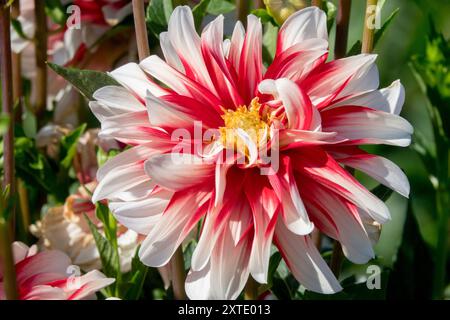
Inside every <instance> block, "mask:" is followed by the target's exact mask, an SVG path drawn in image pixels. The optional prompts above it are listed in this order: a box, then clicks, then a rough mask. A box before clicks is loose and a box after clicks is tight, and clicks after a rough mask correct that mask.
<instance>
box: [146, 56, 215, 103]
mask: <svg viewBox="0 0 450 320" xmlns="http://www.w3.org/2000/svg"><path fill="white" fill-rule="evenodd" d="M140 66H141V68H142V69H143V70H145V71H146V72H147V73H148V74H150V75H151V76H152V77H154V78H155V79H158V80H159V81H161V82H162V83H164V84H166V85H167V86H168V87H169V88H170V89H172V90H174V91H175V92H176V93H178V94H180V95H183V96H187V97H190V98H195V99H196V100H198V101H200V102H202V103H203V104H206V105H207V106H209V107H210V108H215V109H216V110H218V111H220V107H219V106H220V99H219V98H217V96H216V95H215V93H214V92H211V91H210V90H208V89H207V88H206V87H204V86H202V85H200V84H199V83H197V82H195V81H194V80H192V79H190V78H189V77H187V76H185V75H184V74H182V73H181V72H179V71H178V70H176V69H174V68H172V67H171V66H169V65H168V64H167V63H166V62H165V61H164V60H162V59H161V58H159V57H158V56H150V57H148V58H146V59H144V60H142V61H141V63H140ZM210 81H211V80H210ZM152 93H153V92H152ZM166 94H169V93H168V92H167V93H166ZM155 96H160V95H155Z"/></svg>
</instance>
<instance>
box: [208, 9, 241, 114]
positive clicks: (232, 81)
mask: <svg viewBox="0 0 450 320" xmlns="http://www.w3.org/2000/svg"><path fill="white" fill-rule="evenodd" d="M223 19H224V18H223V16H222V15H220V16H218V17H217V18H216V19H214V20H213V21H212V22H210V23H209V24H208V25H207V26H206V27H205V28H204V29H203V33H202V40H201V46H202V54H203V58H204V60H205V64H206V67H207V68H208V72H209V74H210V77H211V81H212V83H213V84H214V87H215V88H216V90H217V92H220V99H221V101H222V103H221V106H222V107H224V108H225V109H232V108H234V107H236V106H239V105H243V104H244V101H243V99H242V98H241V96H240V94H239V92H238V90H237V84H236V80H237V79H236V77H235V76H232V73H231V72H230V70H229V65H228V64H227V61H226V60H225V56H224V54H223V52H224V48H223V41H222V39H223Z"/></svg>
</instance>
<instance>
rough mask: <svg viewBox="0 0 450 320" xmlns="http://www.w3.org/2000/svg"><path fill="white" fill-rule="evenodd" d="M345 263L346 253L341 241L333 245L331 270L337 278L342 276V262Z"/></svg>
mask: <svg viewBox="0 0 450 320" xmlns="http://www.w3.org/2000/svg"><path fill="white" fill-rule="evenodd" d="M343 261H344V253H343V252H342V247H341V244H340V243H339V241H335V242H334V245H333V253H332V255H331V261H330V269H331V271H333V274H334V276H335V277H336V278H339V275H340V274H341V267H342V262H343Z"/></svg>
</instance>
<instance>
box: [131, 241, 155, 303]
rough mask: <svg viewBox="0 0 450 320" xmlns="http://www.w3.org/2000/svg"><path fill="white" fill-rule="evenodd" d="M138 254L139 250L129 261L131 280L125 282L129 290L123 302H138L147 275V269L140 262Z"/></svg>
mask: <svg viewBox="0 0 450 320" xmlns="http://www.w3.org/2000/svg"><path fill="white" fill-rule="evenodd" d="M138 253H139V248H137V249H136V254H135V255H134V257H133V259H132V260H131V279H130V280H129V281H128V282H127V285H128V286H129V288H128V290H127V291H126V293H125V300H139V298H140V297H141V295H142V288H143V287H144V282H145V278H146V277H147V274H148V270H149V268H148V267H147V266H146V265H144V264H143V263H142V262H141V260H140V259H139V255H138Z"/></svg>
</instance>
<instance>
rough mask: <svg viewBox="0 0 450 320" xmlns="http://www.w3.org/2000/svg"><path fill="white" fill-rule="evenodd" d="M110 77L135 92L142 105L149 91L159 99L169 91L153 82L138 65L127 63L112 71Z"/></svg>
mask: <svg viewBox="0 0 450 320" xmlns="http://www.w3.org/2000/svg"><path fill="white" fill-rule="evenodd" d="M109 75H110V76H111V77H113V78H114V79H115V80H116V81H117V82H119V83H120V84H121V85H123V86H124V87H125V88H127V89H128V90H130V92H133V93H134V95H135V96H136V98H138V99H139V101H141V102H142V103H143V102H144V101H145V96H146V95H147V90H149V91H150V92H151V93H152V94H153V95H155V96H157V97H159V96H162V95H165V94H167V90H165V89H163V88H161V87H160V86H158V85H157V84H155V83H154V82H153V81H151V80H150V79H149V78H148V77H147V75H146V74H145V73H144V72H143V71H142V69H141V68H139V65H137V64H136V63H131V62H130V63H127V64H126V65H123V66H121V67H119V68H117V69H115V70H113V71H111V72H110V73H109Z"/></svg>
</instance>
